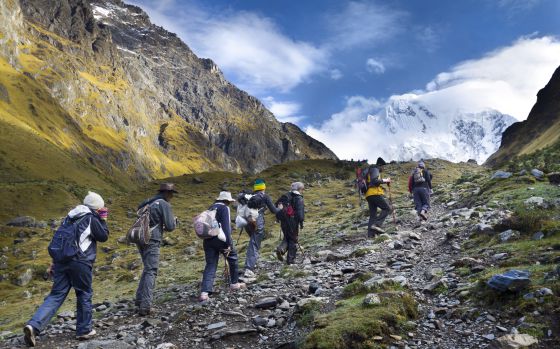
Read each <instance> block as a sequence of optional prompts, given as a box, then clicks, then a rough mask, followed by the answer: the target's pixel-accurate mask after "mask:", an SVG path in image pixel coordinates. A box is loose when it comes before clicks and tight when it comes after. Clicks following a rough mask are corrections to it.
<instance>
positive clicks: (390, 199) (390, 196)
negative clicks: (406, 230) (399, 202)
mask: <svg viewBox="0 0 560 349" xmlns="http://www.w3.org/2000/svg"><path fill="white" fill-rule="evenodd" d="M387 191H388V192H389V202H390V203H391V211H392V212H393V224H395V227H396V226H397V217H396V216H395V205H393V196H392V195H391V183H387Z"/></svg>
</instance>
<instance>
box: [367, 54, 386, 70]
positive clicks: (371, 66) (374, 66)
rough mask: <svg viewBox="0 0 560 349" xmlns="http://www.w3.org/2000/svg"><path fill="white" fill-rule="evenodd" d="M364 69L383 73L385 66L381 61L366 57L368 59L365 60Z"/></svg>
mask: <svg viewBox="0 0 560 349" xmlns="http://www.w3.org/2000/svg"><path fill="white" fill-rule="evenodd" d="M366 69H367V71H368V72H370V73H375V74H383V73H385V66H384V65H383V63H381V62H380V61H378V60H376V59H373V58H368V60H367V61H366Z"/></svg>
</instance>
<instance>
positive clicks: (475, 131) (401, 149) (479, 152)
mask: <svg viewBox="0 0 560 349" xmlns="http://www.w3.org/2000/svg"><path fill="white" fill-rule="evenodd" d="M515 121H516V120H515V119H514V118H513V117H512V116H509V115H506V114H502V113H500V112H499V111H496V110H492V109H487V110H482V111H478V112H462V111H456V112H454V113H453V114H451V115H450V114H448V113H438V112H436V111H434V110H433V108H430V107H429V106H428V105H426V104H424V103H422V102H420V101H418V100H414V99H392V100H390V101H389V102H388V103H387V105H386V106H385V108H383V109H382V110H381V111H380V112H378V113H376V115H368V118H367V124H368V126H369V127H372V128H371V129H375V130H377V131H376V133H377V134H378V137H376V138H377V140H380V141H381V142H376V141H375V140H373V142H372V143H373V144H374V149H372V150H374V151H375V152H376V153H379V154H381V156H383V157H385V158H386V159H394V160H410V159H419V158H436V157H437V158H443V159H447V160H450V161H466V160H468V159H475V160H477V162H479V163H481V162H484V161H485V160H486V159H487V158H488V157H489V156H490V155H491V154H493V153H494V152H495V151H496V150H497V149H498V147H499V146H500V141H501V138H502V132H503V131H504V130H505V129H506V128H507V127H508V126H509V125H511V124H512V123H514V122H515ZM380 134H381V135H382V136H381V135H380ZM379 136H381V137H379Z"/></svg>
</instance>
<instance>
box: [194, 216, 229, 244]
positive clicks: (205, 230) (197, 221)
mask: <svg viewBox="0 0 560 349" xmlns="http://www.w3.org/2000/svg"><path fill="white" fill-rule="evenodd" d="M217 211H218V210H217V208H213V209H208V210H206V211H204V212H202V213H201V214H199V215H198V216H196V217H194V219H193V226H194V232H195V233H196V236H198V237H199V238H201V239H210V238H213V237H214V236H218V235H220V232H221V231H222V228H221V227H220V223H218V221H217V220H216V212H217ZM222 234H223V232H222Z"/></svg>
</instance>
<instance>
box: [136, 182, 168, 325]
mask: <svg viewBox="0 0 560 349" xmlns="http://www.w3.org/2000/svg"><path fill="white" fill-rule="evenodd" d="M176 193H177V191H176V190H175V185H174V184H172V183H162V184H161V185H160V187H159V192H158V194H157V195H155V196H154V197H152V198H150V199H147V200H145V201H144V202H142V203H141V204H140V205H139V206H138V210H140V209H141V208H143V207H144V206H146V205H150V231H151V237H150V241H149V242H148V244H147V245H146V246H141V245H138V252H139V253H140V256H141V257H142V263H143V264H144V270H143V271H142V277H141V278H140V283H139V284H138V289H137V290H136V300H135V302H134V303H135V305H136V306H137V307H138V314H139V315H140V316H146V315H148V314H149V313H150V310H151V306H152V301H153V295H154V287H155V285H156V277H157V272H158V265H159V248H160V245H161V240H162V239H163V231H164V230H165V231H173V230H174V229H175V226H176V224H177V217H174V216H173V211H172V210H171V204H170V203H169V201H171V199H172V198H173V194H176Z"/></svg>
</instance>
